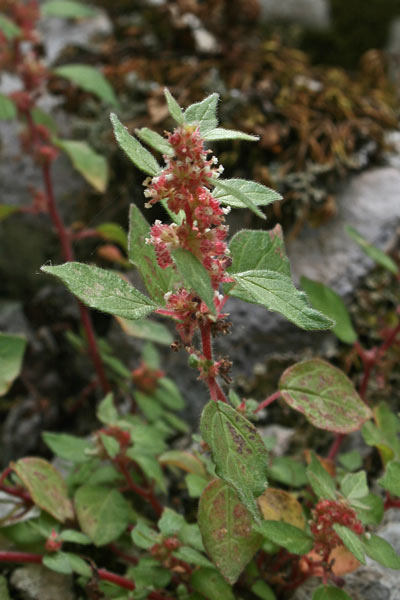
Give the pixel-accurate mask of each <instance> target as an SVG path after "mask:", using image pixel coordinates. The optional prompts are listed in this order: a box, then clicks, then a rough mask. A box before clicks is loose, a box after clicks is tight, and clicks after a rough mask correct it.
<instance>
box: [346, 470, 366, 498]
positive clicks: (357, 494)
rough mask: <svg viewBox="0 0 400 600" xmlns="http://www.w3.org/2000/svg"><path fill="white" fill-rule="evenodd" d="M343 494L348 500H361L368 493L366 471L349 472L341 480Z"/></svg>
mask: <svg viewBox="0 0 400 600" xmlns="http://www.w3.org/2000/svg"><path fill="white" fill-rule="evenodd" d="M340 489H341V491H342V493H343V496H345V498H347V499H348V500H350V501H351V500H359V499H360V498H364V497H365V496H367V495H368V491H369V490H368V484H367V475H366V473H365V471H359V472H358V473H347V475H345V476H344V477H343V479H342V481H341V482H340Z"/></svg>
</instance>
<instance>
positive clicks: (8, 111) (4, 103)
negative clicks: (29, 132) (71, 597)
mask: <svg viewBox="0 0 400 600" xmlns="http://www.w3.org/2000/svg"><path fill="white" fill-rule="evenodd" d="M0 18H1V15H0ZM0 24H1V21H0ZM16 116H17V107H16V106H15V104H14V102H13V101H12V100H11V98H9V97H8V96H6V95H5V94H0V121H11V120H12V119H15V117H16Z"/></svg>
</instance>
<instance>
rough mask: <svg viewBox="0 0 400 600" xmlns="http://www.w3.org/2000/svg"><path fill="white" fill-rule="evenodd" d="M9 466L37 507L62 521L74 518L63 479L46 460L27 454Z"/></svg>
mask: <svg viewBox="0 0 400 600" xmlns="http://www.w3.org/2000/svg"><path fill="white" fill-rule="evenodd" d="M11 466H12V468H13V469H14V471H15V472H16V474H17V475H18V477H19V478H20V479H21V481H22V483H23V484H24V485H25V487H26V488H27V489H28V492H29V494H30V495H31V498H32V500H33V502H34V503H35V504H36V505H37V506H38V507H39V508H42V509H43V510H45V511H46V512H48V513H50V514H51V515H52V517H54V518H55V519H57V521H61V522H62V523H64V521H66V520H67V519H73V518H74V511H73V508H72V503H71V501H70V500H69V498H68V492H67V486H66V484H65V481H64V480H63V478H62V477H61V475H60V473H59V472H58V471H57V469H55V468H54V467H53V465H51V464H50V463H49V462H47V460H44V459H43V458H35V457H31V456H27V457H26V458H21V459H20V460H19V461H17V462H16V463H12V465H11Z"/></svg>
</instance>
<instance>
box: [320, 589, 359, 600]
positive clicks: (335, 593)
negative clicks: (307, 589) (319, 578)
mask: <svg viewBox="0 0 400 600" xmlns="http://www.w3.org/2000/svg"><path fill="white" fill-rule="evenodd" d="M312 600H351V598H350V596H349V595H348V594H346V592H345V591H344V590H341V589H340V588H337V587H333V586H331V585H321V587H319V588H317V589H316V590H315V591H314V593H313V597H312Z"/></svg>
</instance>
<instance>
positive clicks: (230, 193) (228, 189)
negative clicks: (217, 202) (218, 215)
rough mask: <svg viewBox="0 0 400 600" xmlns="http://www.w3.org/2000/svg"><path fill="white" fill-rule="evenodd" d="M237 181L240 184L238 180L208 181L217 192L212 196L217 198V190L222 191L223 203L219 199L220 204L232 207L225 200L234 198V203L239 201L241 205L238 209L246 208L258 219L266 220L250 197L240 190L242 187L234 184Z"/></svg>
mask: <svg viewBox="0 0 400 600" xmlns="http://www.w3.org/2000/svg"><path fill="white" fill-rule="evenodd" d="M237 181H239V182H242V180H240V179H239V180H238V179H236V180H235V179H210V183H212V184H213V185H214V186H215V189H216V190H217V192H216V193H214V196H215V197H216V198H218V190H222V192H223V193H224V194H225V202H223V198H222V199H221V202H223V203H224V204H229V205H230V206H232V203H231V202H227V201H226V199H227V198H228V199H229V198H230V197H233V198H236V201H239V202H240V203H241V204H242V205H243V206H241V207H238V208H244V207H246V208H248V209H250V210H251V211H252V212H253V213H254V214H256V215H257V216H258V217H260V219H266V218H267V217H266V216H265V215H264V213H263V212H262V210H260V209H259V208H257V205H256V204H255V203H254V202H253V200H252V198H251V195H250V194H248V193H245V192H244V191H243V190H242V185H237V184H236V182H237ZM246 183H251V184H252V186H254V185H259V184H256V183H254V182H250V181H249V182H246Z"/></svg>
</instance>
